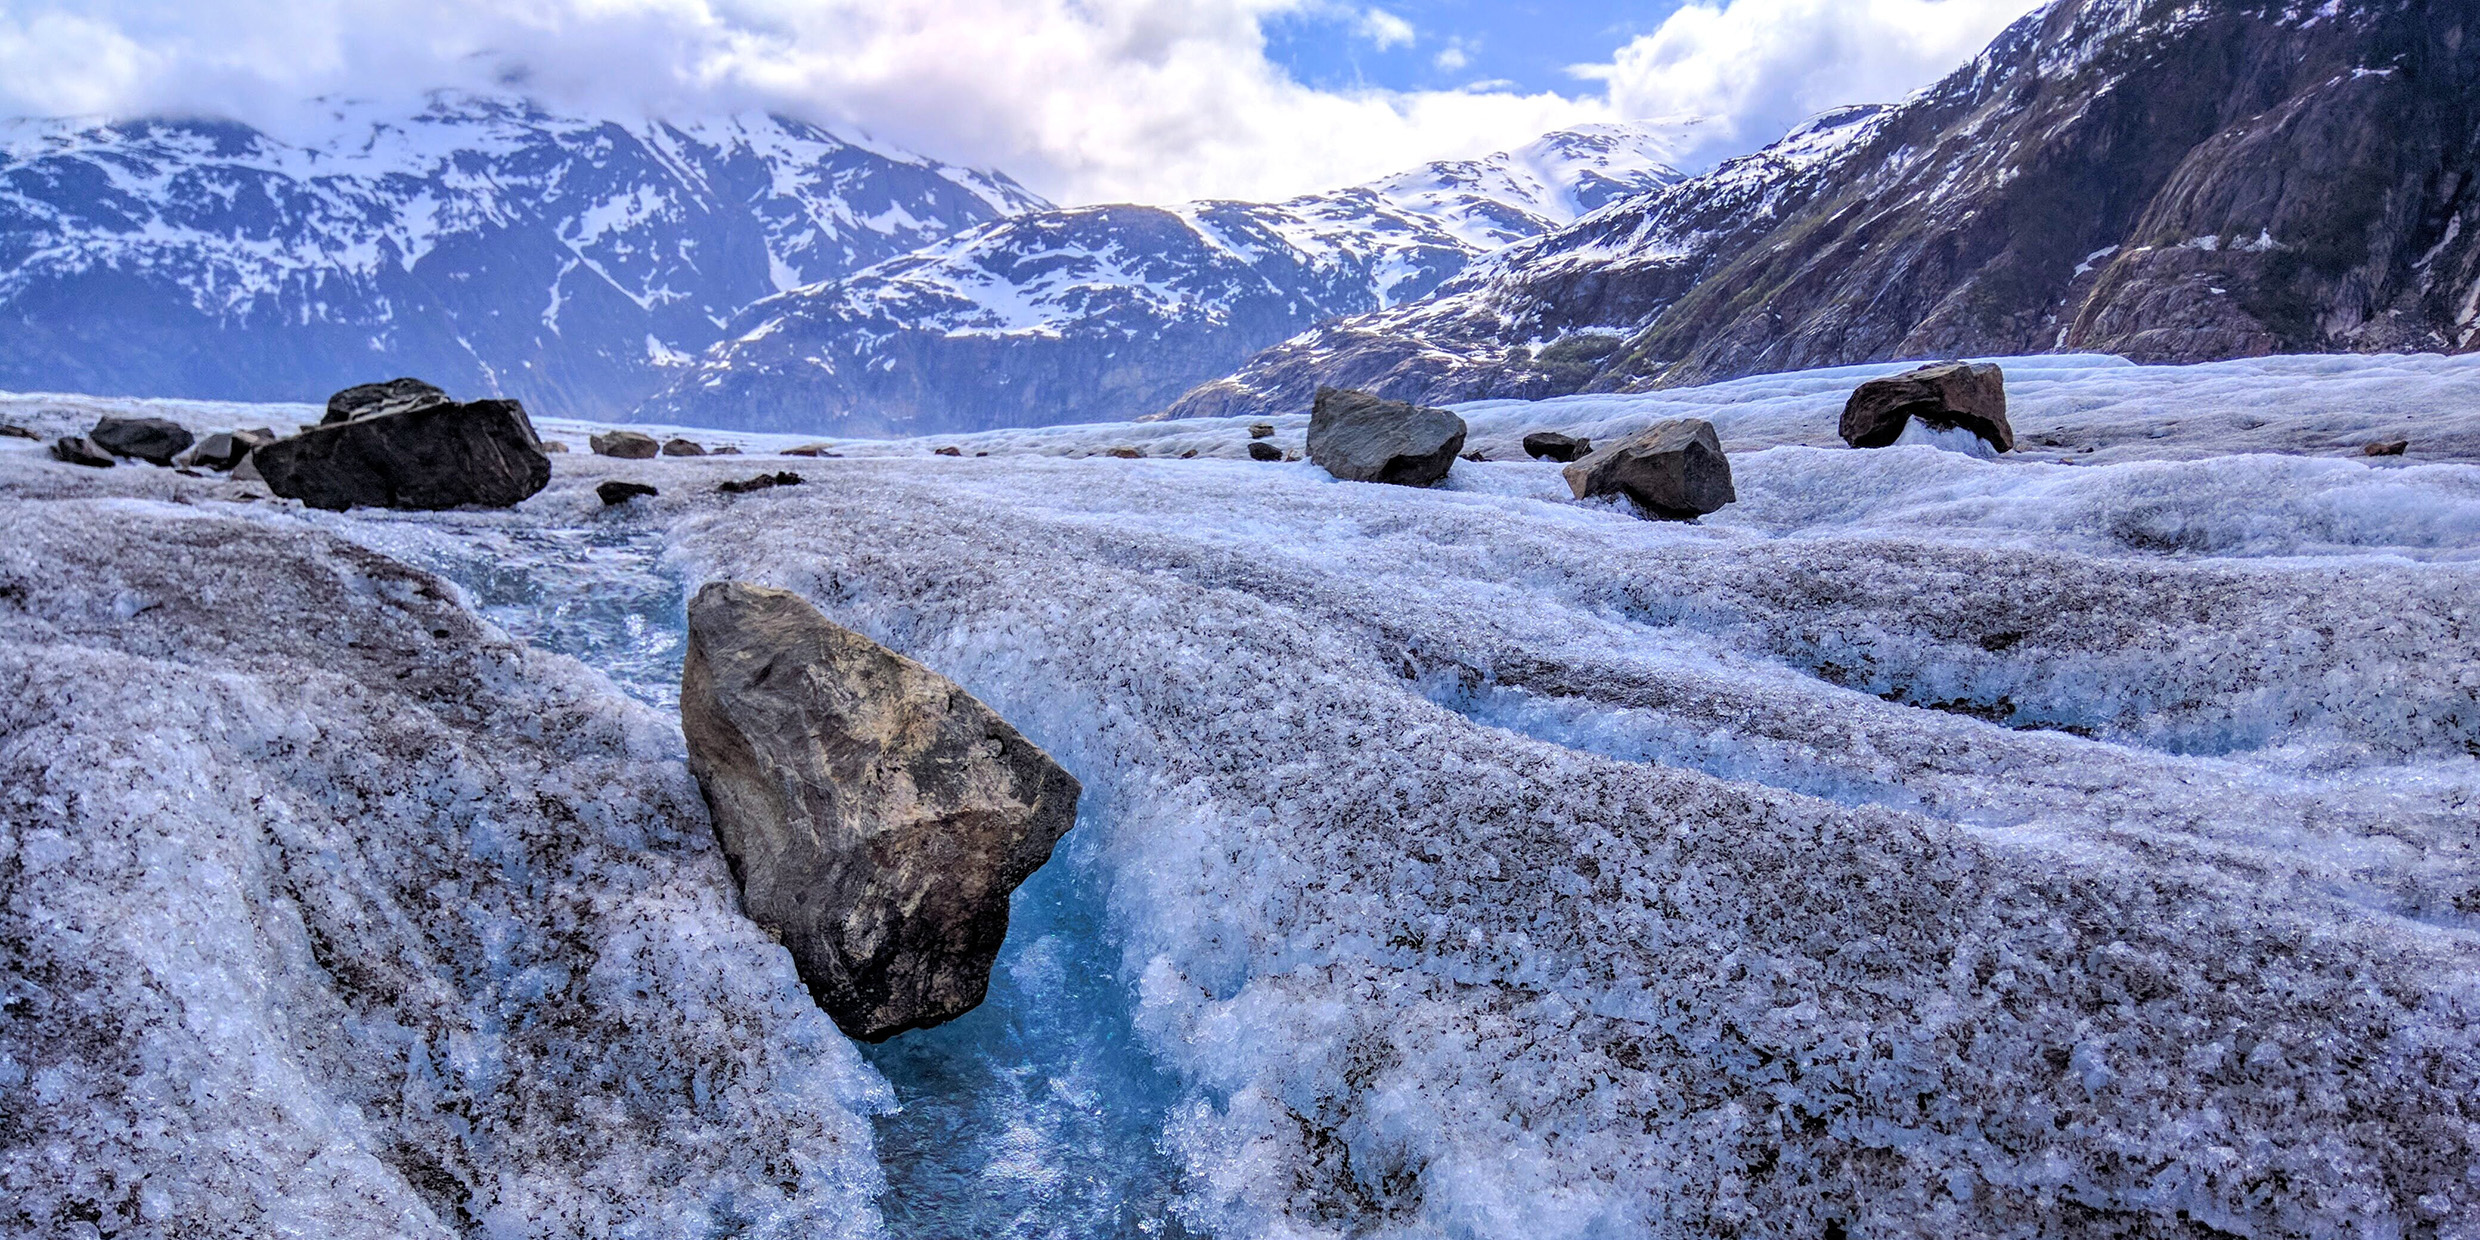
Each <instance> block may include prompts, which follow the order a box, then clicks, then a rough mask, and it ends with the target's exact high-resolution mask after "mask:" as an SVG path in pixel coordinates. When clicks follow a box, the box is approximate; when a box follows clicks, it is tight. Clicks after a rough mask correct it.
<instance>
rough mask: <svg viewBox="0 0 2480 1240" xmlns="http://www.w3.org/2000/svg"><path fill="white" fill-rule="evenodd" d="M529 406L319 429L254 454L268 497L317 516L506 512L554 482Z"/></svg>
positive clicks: (507, 403)
mask: <svg viewBox="0 0 2480 1240" xmlns="http://www.w3.org/2000/svg"><path fill="white" fill-rule="evenodd" d="M536 442H537V441H536V439H535V435H534V428H533V424H532V423H531V422H530V421H528V420H527V418H526V416H525V407H524V406H522V405H520V404H518V403H517V402H515V401H513V400H477V401H472V402H470V403H466V404H454V403H451V404H444V405H425V406H422V407H419V408H414V409H407V410H404V411H401V412H397V413H387V414H380V415H378V416H375V417H366V418H361V419H358V420H354V421H347V422H337V423H333V424H329V425H322V426H317V427H313V428H311V429H309V430H306V431H303V432H302V433H301V434H299V435H296V436H294V437H292V438H290V439H280V440H277V441H276V442H274V443H271V444H268V445H267V446H266V447H263V448H260V449H258V450H257V451H255V452H252V453H251V454H250V463H251V464H252V465H254V466H255V467H256V468H257V470H258V473H259V474H260V476H261V477H263V478H265V479H266V482H267V488H268V489H269V490H271V491H274V492H275V493H276V494H278V495H282V496H285V497H287V498H291V499H298V500H300V501H301V502H303V503H305V504H308V505H309V506H311V507H313V508H325V509H329V510H331V511H336V512H342V511H344V510H345V509H347V508H361V507H369V508H415V509H438V508H457V507H462V506H464V505H467V504H474V505H480V506H482V507H486V508H506V507H509V506H511V505H513V504H516V503H519V502H521V501H523V500H524V499H526V498H527V497H528V496H531V495H533V494H534V493H535V492H536V491H540V490H542V489H543V487H544V486H545V485H547V484H548V483H549V482H550V481H551V458H550V457H548V456H545V455H543V453H542V450H541V449H540V448H538V447H536V446H535V444H536Z"/></svg>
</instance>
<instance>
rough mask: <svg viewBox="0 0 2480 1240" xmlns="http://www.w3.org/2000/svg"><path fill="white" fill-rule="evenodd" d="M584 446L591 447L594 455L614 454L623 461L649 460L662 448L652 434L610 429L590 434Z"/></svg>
mask: <svg viewBox="0 0 2480 1240" xmlns="http://www.w3.org/2000/svg"><path fill="white" fill-rule="evenodd" d="M586 446H588V447H590V448H593V449H594V454H595V455H596V456H616V457H619V458H620V459H621V460H624V461H651V460H653V459H654V457H655V454H656V453H658V452H661V451H662V450H663V445H661V444H659V443H656V442H655V439H654V436H652V435H641V434H638V433H637V432H636V431H611V432H608V433H606V434H601V435H594V436H590V437H588V438H587V440H586Z"/></svg>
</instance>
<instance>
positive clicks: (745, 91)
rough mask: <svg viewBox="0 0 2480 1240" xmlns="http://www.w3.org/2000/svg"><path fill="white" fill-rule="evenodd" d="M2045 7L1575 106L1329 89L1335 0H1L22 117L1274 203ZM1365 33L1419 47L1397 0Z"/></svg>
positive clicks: (1688, 58) (1931, 64)
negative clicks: (752, 112)
mask: <svg viewBox="0 0 2480 1240" xmlns="http://www.w3.org/2000/svg"><path fill="white" fill-rule="evenodd" d="M2028 3H2029V0H1729V3H1728V4H1727V7H1719V8H1717V7H1712V6H1710V5H1704V6H1696V7H1691V8H1688V9H1683V10H1681V11H1680V12H1679V13H1677V14H1674V15H1673V16H1672V18H1671V19H1670V20H1668V21H1667V22H1665V23H1664V24H1663V26H1662V27H1661V28H1660V29H1659V30H1657V31H1656V32H1655V33H1653V34H1651V35H1648V36H1645V37H1644V38H1640V39H1638V40H1636V41H1635V42H1633V43H1631V44H1629V45H1628V46H1627V47H1625V48H1621V49H1618V50H1617V52H1616V53H1615V54H1614V57H1613V59H1612V61H1611V62H1610V63H1609V64H1606V65H1603V66H1599V67H1597V68H1593V69H1590V70H1588V71H1587V73H1588V75H1589V80H1590V81H1592V82H1594V83H1596V84H1597V85H1595V86H1588V87H1585V88H1584V89H1581V90H1579V91H1577V92H1576V93H1574V94H1571V95H1561V94H1556V93H1550V92H1537V93H1524V92H1522V91H1519V90H1516V89H1514V88H1512V87H1508V86H1506V85H1504V84H1502V83H1487V84H1480V85H1478V86H1476V87H1467V88H1465V89H1463V90H1454V91H1420V92H1390V91H1380V90H1352V91H1338V90H1317V89H1312V88H1309V87H1307V86H1304V85H1302V84H1300V83H1298V82H1296V81H1294V80H1292V79H1291V78H1290V77H1289V76H1288V75H1286V74H1285V73H1284V72H1283V70H1282V69H1281V68H1280V67H1278V66H1276V65H1275V64H1273V63H1271V62H1270V61H1269V60H1268V59H1267V57H1266V53H1265V35H1264V33H1263V26H1264V23H1265V22H1266V21H1267V20H1268V19H1269V18H1272V17H1275V16H1278V15H1282V14H1287V13H1291V14H1303V15H1315V14H1322V13H1331V12H1334V11H1335V10H1336V8H1337V6H1336V5H1335V4H1334V3H1333V0H534V2H533V3H529V4H522V5H517V4H509V3H507V2H506V0H185V3H182V4H167V3H164V2H163V0H0V114H9V113H14V114H61V113H116V114H136V113H144V112H167V111H168V112H182V113H199V114H209V115H223V116H231V117H235V118H238V119H243V120H248V121H252V122H254V123H259V124H263V125H268V126H269V127H271V128H274V129H276V130H278V131H279V132H281V131H282V130H283V129H284V128H285V126H286V125H287V123H288V118H292V117H296V116H299V115H302V114H303V113H304V111H305V110H304V109H303V108H302V107H301V104H302V103H303V101H304V100H306V99H308V98H310V97H312V96H316V95H321V94H341V95H349V96H355V97H373V96H377V97H380V98H381V99H383V100H391V99H399V98H401V99H404V100H408V101H409V100H412V99H414V98H417V97H418V96H419V95H420V94H421V92H422V91H424V90H426V89H429V88H432V87H439V86H462V87H469V88H474V87H478V88H489V87H492V86H494V85H496V84H502V83H506V82H510V81H515V82H518V83H521V85H522V88H523V89H524V90H526V91H527V92H529V93H532V94H535V95H537V96H539V97H541V98H543V99H544V100H545V101H546V102H548V103H550V104H552V105H554V106H563V107H571V108H591V109H600V110H623V109H625V110H632V111H645V112H651V113H657V114H671V115H688V114H697V113H703V112H713V111H719V110H739V109H746V108H753V107H763V108H772V109H777V110H781V111H784V112H786V113H789V114H792V115H797V116H804V117H808V118H811V119H815V120H820V121H827V122H833V123H841V124H849V125H856V126H859V127H861V128H864V129H867V130H869V131H870V132H872V133H874V134H876V135H878V136H880V137H882V138H885V139H887V140H890V141H893V142H897V143H899V144H902V145H905V146H909V147H912V148H914V149H917V150H922V151H925V152H928V153H930V154H934V155H938V156H940V157H942V158H947V159H952V160H959V161H963V162H970V163H975V164H981V165H986V166H994V167H998V168H1002V169H1005V170H1007V171H1008V172H1010V173H1011V174H1013V175H1015V176H1016V177H1018V178H1019V179H1020V180H1023V181H1024V182H1026V183H1027V184H1028V185H1030V186H1032V187H1033V188H1035V189H1036V190H1038V191H1040V192H1043V193H1045V194H1048V195H1051V196H1053V197H1055V198H1058V199H1060V200H1062V201H1069V202H1090V201H1105V200H1115V199H1129V200H1137V201H1166V200H1172V199H1178V198H1186V197H1195V196H1208V195H1212V196H1231V197H1275V196H1281V195H1284V194H1289V193H1296V192H1301V191H1306V190H1310V189H1317V188H1323V187H1327V186H1332V185H1338V184H1344V183H1348V182H1351V181H1355V180H1360V179H1365V178H1367V177H1370V176H1374V175H1377V174H1380V173H1383V172H1386V171H1391V170H1393V169H1396V168H1400V167H1403V166H1405V165H1407V164H1410V163H1416V162H1419V161H1421V160H1425V159H1432V158H1442V157H1448V156H1458V155H1471V154H1477V153H1480V152H1483V151H1487V150H1491V149H1495V148H1500V147H1505V146H1509V145H1513V144H1516V143H1520V142H1523V141H1525V140H1527V139H1529V138H1530V137H1532V136H1533V135H1535V134H1537V133H1540V132H1542V131H1544V130H1548V129H1553V128H1557V127H1560V126H1563V125H1570V124H1575V123H1579V122H1584V121H1594V120H1608V119H1613V118H1615V117H1619V116H1669V115H1677V114H1681V113H1706V114H1711V115H1715V116H1718V117H1722V118H1724V120H1725V121H1726V123H1724V124H1720V125H1715V126H1708V127H1707V128H1708V129H1709V130H1711V131H1713V132H1717V133H1720V134H1722V135H1724V137H1723V138H1722V139H1721V142H1722V144H1723V145H1728V144H1731V143H1736V144H1738V145H1739V147H1740V148H1741V149H1745V148H1746V147H1750V146H1754V145H1758V144H1761V143H1762V142H1763V141H1765V140H1767V139H1770V138H1771V137H1773V136H1774V135H1775V134H1778V133H1779V132H1780V131H1781V130H1782V129H1783V128H1784V127H1786V126H1787V125H1788V124H1789V123H1791V122H1792V121H1795V120H1797V119H1799V116H1801V115H1805V114H1806V113H1807V112H1812V111H1815V110H1818V109H1819V108H1822V107H1825V106H1830V105H1832V104H1836V103H1844V102H1854V101H1860V100H1866V99H1884V98H1890V97H1893V96H1896V95H1900V94H1902V93H1903V92H1905V91H1907V90H1909V89H1911V88H1913V87H1915V86H1917V85H1919V84H1920V83H1922V82H1924V81H1927V80H1929V79H1931V78H1933V77H1935V76H1936V75H1937V74H1939V73H1940V72H1943V71H1944V70H1945V69H1947V68H1950V67H1952V66H1953V65H1954V64H1957V63H1960V62H1961V61H1962V60H1963V59H1964V58H1965V57H1966V56H1968V55H1969V54H1970V53H1971V51H1972V50H1973V49H1974V48H1975V47H1976V46H1977V45H1978V42H1979V41H1981V40H1983V39H1985V38H1986V37H1987V36H1988V34H1989V33H1991V32H1994V30H1995V29H1996V28H1997V25H1998V24H1999V23H2000V22H2002V21H2003V19H2004V17H2006V16H2012V15H2013V12H2015V11H2020V10H2022V9H2023V8H2025V7H2028ZM1343 11H1344V12H1346V13H1351V12H1354V10H1343ZM1351 28H1352V29H1353V30H1354V31H1355V33H1357V34H1359V35H1360V36H1361V37H1364V38H1368V39H1371V40H1373V41H1375V42H1378V43H1379V44H1380V45H1381V46H1402V45H1404V44H1406V43H1409V42H1411V41H1412V40H1413V39H1414V38H1415V37H1416V32H1415V31H1414V30H1413V28H1412V26H1411V25H1410V23H1408V22H1405V21H1404V20H1403V19H1402V18H1400V17H1398V16H1396V15H1394V14H1392V13H1389V12H1386V11H1384V10H1380V9H1375V8H1361V9H1358V10H1357V24H1356V25H1354V26H1353V27H1351ZM1448 50H1449V51H1460V50H1461V49H1460V48H1458V47H1456V46H1455V45H1453V44H1450V45H1449V47H1448ZM1442 54H1444V53H1442ZM1714 153H1728V152H1727V151H1722V150H1720V149H1719V148H1717V150H1716V151H1715V152H1714Z"/></svg>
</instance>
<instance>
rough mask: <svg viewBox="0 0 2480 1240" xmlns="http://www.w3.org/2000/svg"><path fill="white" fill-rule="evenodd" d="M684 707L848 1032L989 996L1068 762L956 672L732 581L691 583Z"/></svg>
mask: <svg viewBox="0 0 2480 1240" xmlns="http://www.w3.org/2000/svg"><path fill="white" fill-rule="evenodd" d="M680 721H681V729H682V731H683V732H684V733H686V734H687V737H688V742H689V769H690V771H691V772H692V773H693V774H695V775H696V776H697V780H698V785H699V787H700V788H702V789H704V791H705V794H706V803H707V805H708V807H709V808H710V809H711V810H712V811H713V814H714V820H715V834H716V835H717V836H718V837H719V838H720V839H721V840H722V842H723V849H724V854H725V856H727V857H728V858H729V859H730V860H731V863H732V873H733V876H734V877H735V878H736V879H738V880H739V882H740V886H741V896H742V900H743V902H744V903H745V905H746V906H747V908H748V910H749V915H750V917H751V918H753V919H755V920H756V921H757V923H758V924H759V925H761V926H764V927H766V928H767V929H768V930H771V931H773V932H774V933H775V935H776V936H777V937H778V938H779V939H781V940H782V941H783V943H784V946H786V947H788V948H790V949H791V951H792V959H793V963H794V965H795V966H797V967H798V968H799V970H800V973H801V979H802V980H803V981H804V982H806V983H808V985H809V988H810V992H811V994H813V995H815V996H816V997H817V1000H818V1005H819V1006H820V1007H822V1008H824V1009H825V1010H826V1012H827V1014H828V1015H829V1016H831V1017H833V1018H834V1019H835V1023H836V1024H837V1025H838V1026H840V1027H841V1028H842V1029H843V1030H844V1032H845V1033H847V1034H849V1035H851V1036H852V1037H856V1038H860V1039H862V1040H863V1041H868V1042H880V1041H885V1040H886V1039H888V1038H891V1037H894V1036H895V1035H897V1034H899V1033H902V1032H904V1031H906V1030H908V1029H920V1028H925V1027H928V1026H931V1025H936V1024H940V1023H942V1022H945V1021H949V1020H953V1019H955V1018H956V1017H958V1016H961V1015H963V1014H964V1013H966V1012H968V1011H971V1010H972V1009H973V1008H974V1007H975V1006H976V1005H978V1004H980V1003H981V1001H982V995H983V993H984V991H985V990H986V989H987V988H988V986H989V983H990V966H991V962H992V961H994V960H995V959H997V958H998V954H999V945H1000V943H1001V942H1002V941H1003V940H1004V939H1005V938H1006V937H1007V922H1008V895H1009V893H1010V892H1013V891H1015V890H1016V888H1017V886H1018V885H1019V884H1021V883H1023V882H1024V881H1025V879H1026V878H1027V877H1028V876H1030V875H1031V874H1032V873H1033V872H1034V870H1035V869H1036V868H1038V867H1040V866H1041V864H1042V863H1043V862H1044V861H1047V860H1049V859H1050V855H1051V848H1052V846H1053V845H1055V844H1057V843H1058V841H1059V837H1060V836H1061V835H1063V834H1065V833H1066V832H1067V830H1068V828H1069V827H1070V826H1071V825H1072V824H1074V823H1075V821H1076V800H1077V796H1078V795H1079V793H1080V792H1081V791H1082V789H1080V788H1079V786H1078V784H1077V781H1076V778H1075V777H1074V776H1071V775H1070V774H1068V773H1067V772H1066V771H1065V770H1062V769H1060V766H1059V764H1058V763H1056V762H1053V761H1051V759H1050V756H1049V755H1047V754H1045V753H1043V752H1042V751H1041V750H1040V749H1039V748H1037V747H1035V746H1034V744H1033V743H1032V742H1031V741H1028V740H1026V739H1025V738H1024V737H1023V736H1022V735H1021V734H1019V733H1018V732H1017V731H1016V729H1015V728H1013V727H1010V726H1009V725H1008V722H1007V721H1006V720H1005V719H1002V718H1000V717H999V716H998V715H997V714H996V713H994V712H992V711H991V709H990V708H989V707H987V706H984V705H982V704H981V703H980V702H979V701H976V700H975V699H974V697H973V695H972V694H969V693H967V692H965V691H964V690H963V689H961V688H959V687H957V685H956V684H955V682H953V681H950V680H948V679H947V678H946V677H944V676H941V675H939V674H938V673H936V672H933V671H931V670H930V669H929V668H926V667H923V666H922V665H921V664H919V663H915V662H914V661H912V660H911V659H907V658H905V657H904V656H902V655H899V654H897V653H895V652H894V651H892V650H889V649H887V648H886V647H884V646H881V645H879V644H878V643H876V642H873V641H871V640H870V639H868V638H866V637H863V636H861V635H860V634H858V633H855V632H852V631H851V630H849V629H845V628H843V627H841V626H839V625H837V624H835V623H834V622H832V621H830V620H828V619H827V618H826V617H825V616H823V615H821V614H819V612H818V609H817V608H815V607H812V606H810V604H809V603H808V602H807V601H806V600H804V599H802V598H801V597H800V596H799V595H797V594H791V593H787V592H785V591H782V590H769V589H765V588H762V587H759V586H752V585H744V584H741V583H739V582H721V581H719V582H710V583H708V584H707V585H706V586H705V587H703V588H702V589H700V590H699V591H698V593H697V597H696V598H694V599H692V600H691V601H690V603H689V650H688V655H687V659H686V662H685V663H684V665H683V666H682V668H681V674H680Z"/></svg>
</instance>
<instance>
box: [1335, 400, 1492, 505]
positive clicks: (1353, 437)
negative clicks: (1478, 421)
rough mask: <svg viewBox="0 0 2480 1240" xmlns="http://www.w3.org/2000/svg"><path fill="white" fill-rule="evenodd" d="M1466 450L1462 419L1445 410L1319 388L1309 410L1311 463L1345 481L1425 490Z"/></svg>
mask: <svg viewBox="0 0 2480 1240" xmlns="http://www.w3.org/2000/svg"><path fill="white" fill-rule="evenodd" d="M1463 450H1464V419H1462V418H1459V417H1457V416H1455V415H1454V414H1452V413H1449V412H1447V411H1446V410H1444V409H1425V408H1423V407H1421V406H1419V405H1413V404H1407V403H1405V402H1403V401H1400V400H1382V399H1380V398H1378V397H1375V396H1372V395H1370V394H1369V393H1367V392H1356V391H1353V390H1351V389H1349V388H1336V387H1328V388H1319V389H1318V394H1317V403H1316V404H1315V405H1314V406H1312V407H1311V408H1310V411H1309V459H1310V460H1312V461H1315V462H1317V463H1318V465H1319V466H1321V467H1323V468H1324V469H1325V470H1326V472H1328V473H1330V474H1333V475H1334V476H1336V477H1338V478H1341V479H1343V480H1345V481H1347V482H1392V483H1396V484H1398V485H1401V486H1413V487H1425V486H1428V485H1429V484H1431V483H1433V482H1436V481H1438V480H1439V479H1441V478H1444V477H1446V476H1447V470H1448V469H1450V468H1452V467H1453V466H1454V464H1455V457H1456V454H1457V453H1460V452H1462V451H1463Z"/></svg>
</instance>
